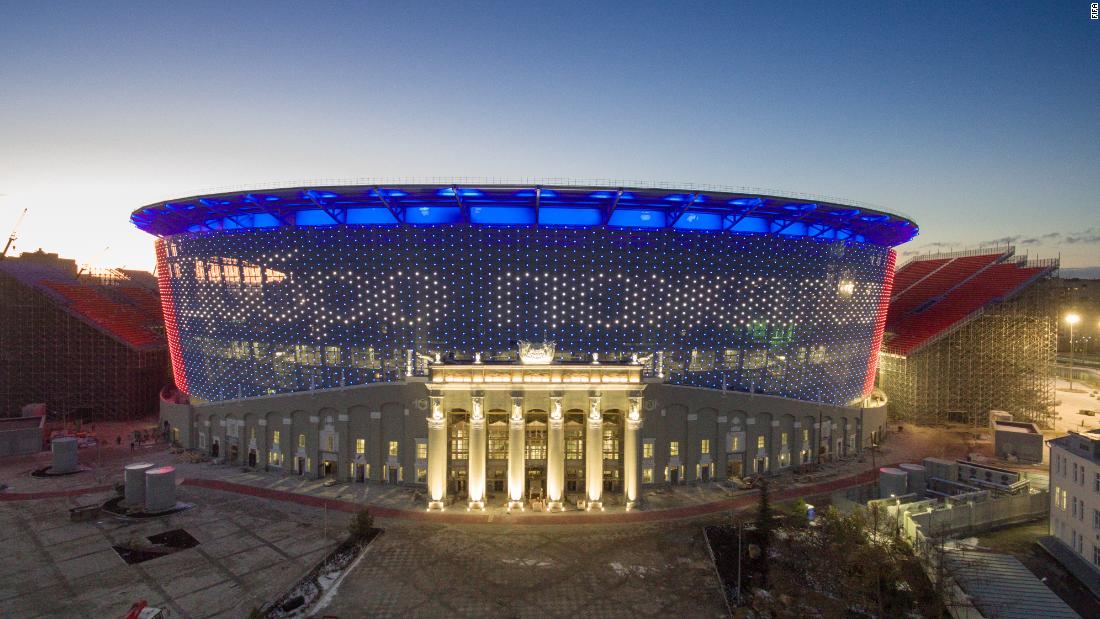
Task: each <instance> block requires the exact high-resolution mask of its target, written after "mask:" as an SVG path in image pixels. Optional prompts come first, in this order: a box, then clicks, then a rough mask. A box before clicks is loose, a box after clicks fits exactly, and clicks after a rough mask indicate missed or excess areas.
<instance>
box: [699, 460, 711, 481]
mask: <svg viewBox="0 0 1100 619" xmlns="http://www.w3.org/2000/svg"><path fill="white" fill-rule="evenodd" d="M699 480H700V481H710V465H709V464H704V465H702V466H700V467H699Z"/></svg>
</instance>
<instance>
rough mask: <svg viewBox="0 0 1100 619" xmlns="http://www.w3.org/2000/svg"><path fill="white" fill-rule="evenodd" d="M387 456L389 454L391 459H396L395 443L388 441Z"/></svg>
mask: <svg viewBox="0 0 1100 619" xmlns="http://www.w3.org/2000/svg"><path fill="white" fill-rule="evenodd" d="M389 454H390V456H391V457H394V458H396V457H397V441H390V451H389Z"/></svg>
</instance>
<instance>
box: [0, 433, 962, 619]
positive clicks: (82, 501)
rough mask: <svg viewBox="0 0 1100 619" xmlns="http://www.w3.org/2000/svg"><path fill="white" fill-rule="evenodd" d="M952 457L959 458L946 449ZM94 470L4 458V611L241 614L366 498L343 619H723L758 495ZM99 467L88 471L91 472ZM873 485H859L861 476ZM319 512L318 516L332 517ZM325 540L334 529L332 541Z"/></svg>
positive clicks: (170, 458) (334, 608) (797, 488)
mask: <svg viewBox="0 0 1100 619" xmlns="http://www.w3.org/2000/svg"><path fill="white" fill-rule="evenodd" d="M941 439H942V437H941V435H938V434H936V433H934V432H930V431H926V430H923V429H916V428H913V429H907V430H906V431H905V432H904V433H902V434H900V435H895V436H894V437H892V438H891V441H890V442H889V443H888V447H887V449H885V450H883V452H882V453H880V454H879V460H878V462H879V464H880V465H881V464H882V462H883V461H884V460H885V461H895V460H902V459H905V458H907V457H908V456H909V454H913V455H916V454H919V453H922V452H923V453H928V449H929V447H930V445H931V444H933V443H935V442H936V441H938V440H941ZM948 451H953V449H949V450H948ZM80 458H81V461H82V462H85V463H87V464H88V465H89V467H90V468H91V470H90V471H87V472H84V473H80V474H77V475H71V476H65V477H57V478H49V479H36V478H32V477H31V476H30V474H29V473H30V471H31V470H33V469H34V468H35V467H38V466H43V465H44V464H46V463H48V461H49V454H48V453H42V454H38V455H36V456H31V457H23V458H13V459H8V460H5V461H4V462H2V463H0V483H3V484H6V485H7V486H8V487H7V489H6V490H4V491H2V492H0V543H2V544H3V545H4V547H5V548H6V549H7V551H8V557H7V560H6V561H4V562H3V563H0V617H21V618H23V617H27V618H31V617H80V618H88V619H99V618H106V619H111V618H114V617H120V616H122V614H124V612H125V611H126V609H127V608H128V607H129V606H130V604H132V603H133V602H134V601H135V600H137V599H146V600H148V601H149V602H150V603H152V604H154V605H167V606H168V607H169V608H171V609H172V611H173V613H174V614H173V616H175V617H183V618H200V617H201V618H205V617H246V616H247V615H248V613H249V611H250V610H251V609H252V608H254V607H257V606H260V605H261V604H262V603H264V602H267V601H270V600H272V599H274V598H276V597H278V596H279V595H280V594H282V593H283V592H284V591H286V590H287V589H288V588H289V587H291V586H292V585H293V583H295V582H296V581H297V580H298V578H300V577H301V576H302V575H303V574H305V573H306V572H307V571H308V570H309V569H310V568H311V567H312V566H314V565H315V564H316V563H317V562H318V561H319V560H320V559H321V558H322V557H323V556H324V555H325V554H326V553H327V552H328V551H329V550H330V549H331V548H332V547H334V546H335V544H336V543H337V542H338V541H339V540H340V539H342V537H343V535H344V529H345V524H346V522H347V518H348V514H349V513H350V512H353V511H355V510H358V509H359V508H360V506H362V505H364V504H369V505H370V506H371V508H372V510H373V511H374V512H375V514H376V515H377V516H378V519H377V524H378V526H380V527H383V528H384V529H385V530H386V532H385V534H383V535H382V536H381V537H379V538H378V539H377V540H375V542H374V543H373V545H372V546H371V548H370V549H369V550H368V551H367V554H366V555H365V556H364V557H363V559H362V560H361V561H360V562H359V563H358V564H357V566H356V568H355V569H354V570H352V571H351V572H350V573H349V575H348V577H347V578H346V580H345V581H344V582H343V583H342V584H341V586H340V589H339V591H338V592H337V594H336V595H334V596H332V601H331V602H330V603H329V606H328V607H327V608H325V609H324V610H323V611H322V613H319V614H325V615H334V616H337V617H340V618H341V619H346V618H348V617H364V616H370V617H387V616H391V617H397V616H401V617H418V616H459V617H462V616H478V617H521V616H531V615H541V616H550V617H555V616H565V615H574V616H608V617H618V616H629V615H637V616H657V615H670V614H677V615H682V616H692V617H696V616H699V617H707V616H723V615H724V614H725V612H726V611H725V605H724V603H723V601H722V598H721V594H720V593H719V592H718V588H717V581H716V577H715V575H714V571H713V567H712V565H711V563H710V561H709V558H708V556H707V554H706V550H705V547H704V545H703V542H702V537H701V529H702V526H703V525H705V524H707V523H710V522H716V521H719V520H722V519H724V518H726V517H728V511H729V510H730V509H736V508H740V507H747V506H750V505H752V504H754V503H755V500H756V496H755V495H756V493H755V492H732V491H731V490H730V489H727V488H722V487H721V486H718V485H716V484H710V485H701V486H683V487H676V488H672V489H668V488H654V489H650V490H647V492H646V503H647V507H646V509H644V510H642V511H635V512H629V513H628V512H624V511H622V509H621V508H620V509H609V510H608V512H607V513H591V514H586V513H584V512H573V513H566V514H534V513H531V512H529V511H528V512H526V513H514V514H507V513H506V512H505V511H504V510H503V509H501V508H500V507H499V506H493V508H491V509H490V510H489V511H488V512H486V513H484V514H477V513H474V514H467V513H466V512H465V509H462V508H458V507H457V506H454V507H452V509H448V510H447V511H446V512H444V513H442V514H440V513H438V512H436V513H429V512H426V511H425V510H424V507H423V505H424V504H423V497H422V496H420V495H419V494H418V493H417V491H416V490H414V489H412V488H407V487H402V486H391V485H378V484H337V485H335V486H325V485H324V483H323V482H322V481H321V480H315V479H308V478H303V477H299V476H296V475H289V474H287V473H286V472H279V471H271V472H264V471H262V470H248V469H242V468H241V467H233V466H227V465H216V464H210V463H199V464H191V463H185V462H182V461H181V460H180V458H179V457H177V456H176V455H173V454H171V453H169V452H168V451H167V450H166V449H165V448H164V446H163V445H161V446H154V447H149V448H139V449H138V451H137V452H136V453H133V454H131V453H130V450H129V448H128V446H126V447H123V448H121V449H119V448H108V449H104V450H103V452H102V453H99V454H97V453H96V451H95V450H94V449H93V450H81V452H80ZM131 461H148V462H153V463H156V464H173V465H175V466H176V468H177V476H178V479H179V480H180V481H181V484H180V485H179V486H178V487H177V492H178V498H179V499H180V500H182V501H187V502H191V503H194V504H195V507H194V508H193V509H190V510H187V511H184V512H181V513H178V514H175V515H172V516H167V517H163V518H156V519H151V520H144V521H137V522H135V521H126V520H120V519H116V518H113V517H108V516H102V517H100V518H99V519H97V520H93V521H88V522H79V523H76V522H70V521H69V515H68V509H69V508H71V507H74V506H77V505H88V504H94V503H100V502H102V501H104V500H106V499H107V498H109V497H110V496H112V491H111V484H113V483H115V482H118V481H121V472H122V466H123V464H125V463H127V462H131ZM97 464H98V466H97ZM871 464H872V463H871V462H866V461H865V462H863V463H857V462H849V463H844V464H838V465H832V466H830V467H828V469H827V471H826V473H827V474H826V475H825V476H824V477H822V478H820V479H817V480H816V481H814V482H811V483H795V482H794V480H793V479H792V478H791V477H790V476H783V477H780V478H777V479H776V482H777V483H775V485H774V486H773V489H774V491H775V495H774V497H775V499H776V500H782V499H783V498H785V497H787V498H789V497H793V496H798V495H803V494H807V495H808V494H817V493H821V492H832V491H834V490H840V489H843V488H846V487H850V486H852V485H854V484H856V483H859V482H860V481H863V482H865V481H866V480H867V479H870V475H871V473H870V472H869V471H868V469H870V468H871ZM864 478H866V479H864ZM326 507H327V508H326ZM173 529H184V530H186V531H187V532H188V533H190V534H191V535H192V536H193V537H194V538H196V539H197V540H198V541H199V542H200V543H199V545H198V546H196V547H194V548H190V549H186V550H181V551H179V552H176V553H175V554H172V555H169V556H165V557H160V558H155V559H152V560H149V561H146V562H143V563H137V564H129V565H128V564H126V563H125V562H124V561H123V560H122V559H121V558H120V557H119V555H118V554H117V553H116V552H115V551H114V550H113V549H112V548H111V547H112V546H113V545H119V544H123V545H125V544H127V543H131V542H134V541H140V540H142V539H144V538H145V537H147V536H150V535H155V534H159V533H164V532H166V531H170V530H173ZM326 532H327V536H326Z"/></svg>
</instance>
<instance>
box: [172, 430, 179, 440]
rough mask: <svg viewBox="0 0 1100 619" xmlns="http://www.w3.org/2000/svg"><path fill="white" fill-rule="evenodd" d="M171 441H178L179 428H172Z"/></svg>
mask: <svg viewBox="0 0 1100 619" xmlns="http://www.w3.org/2000/svg"><path fill="white" fill-rule="evenodd" d="M172 441H173V442H176V443H178V442H180V429H179V428H172Z"/></svg>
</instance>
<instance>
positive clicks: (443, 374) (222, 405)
mask: <svg viewBox="0 0 1100 619" xmlns="http://www.w3.org/2000/svg"><path fill="white" fill-rule="evenodd" d="M884 404H885V402H884V401H883V400H881V399H877V398H870V399H867V400H864V401H861V402H857V403H854V404H852V405H848V406H835V405H829V404H822V403H815V402H803V401H800V400H794V399H790V398H782V397H776V396H771V395H760V394H751V393H740V392H735V391H719V390H715V389H706V388H699V387H685V386H682V385H670V384H668V383H665V382H662V381H661V380H660V378H659V377H653V376H646V375H645V372H644V362H639V363H636V362H634V360H630V361H626V362H614V363H609V362H606V361H599V360H598V359H591V360H588V361H580V360H578V361H574V362H562V361H560V360H554V361H551V360H550V359H539V360H531V359H528V362H527V363H524V362H523V356H522V355H517V356H516V357H515V358H513V359H512V360H510V361H500V360H494V361H485V362H484V363H482V362H480V358H478V357H475V358H474V359H471V360H469V361H464V362H455V361H447V362H443V361H433V362H431V363H429V364H428V375H427V376H425V377H415V376H414V377H408V378H407V379H406V380H403V381H400V382H393V383H388V384H373V385H355V386H348V387H339V388H334V389H319V390H315V391H310V392H306V393H292V394H276V395H270V396H260V397H252V398H241V399H238V400H232V401H225V402H201V401H196V400H192V401H190V402H188V401H186V400H184V401H180V400H179V399H175V400H172V399H164V400H162V402H161V423H162V424H164V425H165V426H166V429H167V431H168V432H170V434H171V436H172V438H173V440H174V441H176V442H177V443H179V444H180V445H182V446H184V447H189V448H192V449H197V450H200V451H203V452H205V453H207V454H208V455H210V456H211V457H212V458H213V459H214V460H216V461H221V462H225V463H227V464H233V465H238V466H247V467H254V468H256V469H263V470H267V471H269V472H271V473H275V474H281V475H292V476H300V477H303V478H307V479H334V480H336V481H340V482H346V483H373V484H382V485H400V486H406V487H409V488H411V489H415V490H416V491H418V492H420V493H421V494H422V495H423V496H424V502H423V503H420V505H422V506H424V507H427V508H428V509H429V510H438V509H448V510H450V509H462V510H468V509H473V510H478V509H484V508H488V507H507V508H508V509H544V510H558V509H577V508H579V509H586V510H602V509H605V508H611V507H614V508H623V507H633V506H635V505H637V504H639V503H641V502H642V501H641V499H642V491H643V490H645V489H646V488H647V487H648V488H652V487H655V486H664V485H679V484H703V483H712V482H722V481H725V480H735V479H740V478H743V477H746V476H749V475H761V474H764V475H767V474H775V473H782V472H783V471H786V470H791V469H796V468H798V467H806V466H815V465H817V464H818V463H822V462H830V461H835V460H839V459H845V458H854V457H859V455H860V454H861V453H862V451H863V450H864V449H865V448H866V447H867V446H868V445H872V444H875V443H878V442H879V441H880V440H881V437H882V434H883V432H884V430H885V426H886V407H885V406H884Z"/></svg>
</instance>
